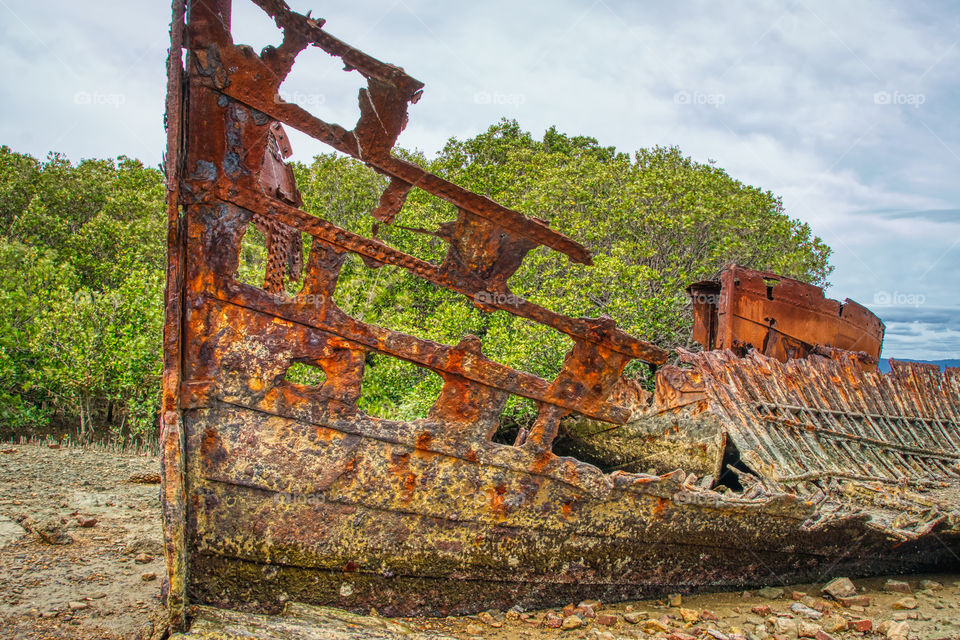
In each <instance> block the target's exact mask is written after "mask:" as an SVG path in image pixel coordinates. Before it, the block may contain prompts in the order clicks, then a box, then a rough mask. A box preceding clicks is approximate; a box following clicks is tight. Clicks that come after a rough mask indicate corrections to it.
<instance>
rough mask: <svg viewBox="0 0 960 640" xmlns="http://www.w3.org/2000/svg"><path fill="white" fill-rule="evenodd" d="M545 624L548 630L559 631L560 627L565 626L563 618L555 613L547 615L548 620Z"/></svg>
mask: <svg viewBox="0 0 960 640" xmlns="http://www.w3.org/2000/svg"><path fill="white" fill-rule="evenodd" d="M543 624H544V626H545V627H547V628H548V629H559V628H560V626H561V625H562V624H563V618H561V617H560V616H558V615H557V614H556V613H553V612H552V611H551V612H549V613H547V618H546V620H544V623H543Z"/></svg>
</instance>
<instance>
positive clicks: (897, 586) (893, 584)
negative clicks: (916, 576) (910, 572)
mask: <svg viewBox="0 0 960 640" xmlns="http://www.w3.org/2000/svg"><path fill="white" fill-rule="evenodd" d="M883 590H884V591H890V592H893V593H912V590H911V589H910V585H909V584H908V583H906V582H904V581H902V580H887V581H886V582H884V583H883Z"/></svg>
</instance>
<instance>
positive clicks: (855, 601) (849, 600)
mask: <svg viewBox="0 0 960 640" xmlns="http://www.w3.org/2000/svg"><path fill="white" fill-rule="evenodd" d="M837 602H839V603H840V606H842V607H846V608H848V609H849V608H850V607H854V606H856V607H869V606H870V596H850V597H845V596H840V597H839V598H837Z"/></svg>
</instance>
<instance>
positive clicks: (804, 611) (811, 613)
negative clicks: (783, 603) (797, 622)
mask: <svg viewBox="0 0 960 640" xmlns="http://www.w3.org/2000/svg"><path fill="white" fill-rule="evenodd" d="M790 611H793V612H794V613H796V614H797V615H801V616H803V617H805V618H809V619H811V620H819V619H820V618H822V617H823V614H822V613H820V612H819V611H817V610H816V609H812V608H810V607H808V606H807V605H805V604H802V603H800V602H794V603H793V604H792V605H790Z"/></svg>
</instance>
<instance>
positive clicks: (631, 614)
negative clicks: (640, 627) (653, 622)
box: [623, 611, 650, 624]
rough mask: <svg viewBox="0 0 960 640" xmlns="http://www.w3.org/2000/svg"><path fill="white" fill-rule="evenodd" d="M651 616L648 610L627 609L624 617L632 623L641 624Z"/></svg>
mask: <svg viewBox="0 0 960 640" xmlns="http://www.w3.org/2000/svg"><path fill="white" fill-rule="evenodd" d="M649 617H650V615H649V614H648V613H647V612H646V611H627V612H626V613H624V614H623V619H624V620H626V621H627V622H629V623H630V624H640V623H641V622H643V621H644V620H646V619H647V618H649Z"/></svg>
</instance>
